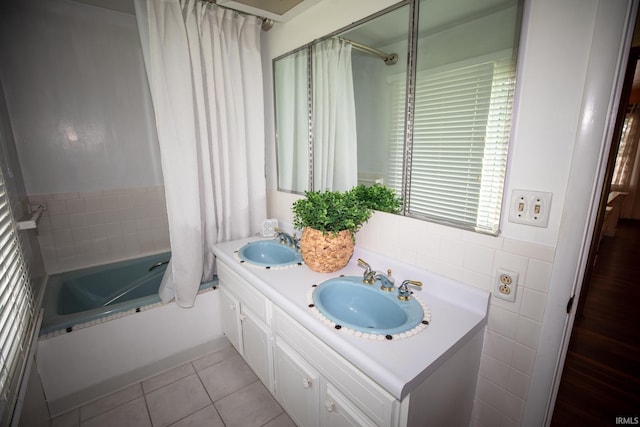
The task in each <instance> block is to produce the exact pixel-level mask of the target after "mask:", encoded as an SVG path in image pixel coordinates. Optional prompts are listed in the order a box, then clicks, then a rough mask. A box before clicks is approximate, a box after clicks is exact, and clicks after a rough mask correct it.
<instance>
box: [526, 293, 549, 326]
mask: <svg viewBox="0 0 640 427" xmlns="http://www.w3.org/2000/svg"><path fill="white" fill-rule="evenodd" d="M522 293H523V295H522V309H521V310H520V314H521V315H523V316H526V317H528V318H530V319H533V320H536V321H538V322H542V318H543V317H544V309H545V306H546V304H547V294H545V293H542V292H538V291H534V290H532V289H528V288H524V289H523V290H522Z"/></svg>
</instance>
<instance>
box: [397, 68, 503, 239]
mask: <svg viewBox="0 0 640 427" xmlns="http://www.w3.org/2000/svg"><path fill="white" fill-rule="evenodd" d="M514 86H515V65H514V64H513V61H512V59H511V58H508V59H504V60H500V61H488V62H483V63H479V64H475V65H470V66H465V67H460V68H456V69H453V70H448V71H444V72H439V73H435V74H428V73H418V75H417V77H416V84H415V104H414V124H413V149H412V154H411V185H410V190H409V194H408V196H409V197H408V200H407V201H405V203H407V202H408V205H407V214H408V215H410V216H417V217H426V218H432V219H436V220H439V221H444V222H448V223H455V224H459V225H462V226H465V227H470V228H475V229H478V230H483V231H487V232H491V233H496V232H497V230H498V226H499V220H500V208H501V201H502V191H503V183H504V174H505V170H506V161H507V149H508V143H509V132H510V127H511V109H512V104H513V91H514ZM398 92H399V93H398V94H397V96H398V97H402V98H404V92H405V89H404V88H400V87H398ZM403 112H404V110H403ZM397 117H399V114H398V115H397ZM397 123H398V122H396V127H397V126H399V124H397ZM398 141H399V142H398V143H396V144H391V147H392V148H391V152H390V153H389V156H390V161H391V162H392V163H393V164H394V166H393V168H394V170H395V169H396V168H397V164H398V163H399V164H400V165H401V162H402V158H401V157H400V159H398V147H402V144H403V141H402V140H398ZM390 182H395V181H390ZM394 188H396V190H398V187H394Z"/></svg>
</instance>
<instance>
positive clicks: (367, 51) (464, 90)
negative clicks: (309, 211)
mask: <svg viewBox="0 0 640 427" xmlns="http://www.w3.org/2000/svg"><path fill="white" fill-rule="evenodd" d="M521 15H522V0H485V1H482V2H478V1H477V0H408V1H404V2H401V3H398V4H397V5H395V6H393V7H390V8H388V9H386V10H384V11H381V12H380V13H378V14H375V15H373V16H371V17H369V18H366V19H363V20H362V21H359V22H356V23H355V24H353V25H352V26H349V27H348V28H345V29H342V30H340V31H337V32H335V33H332V34H329V35H327V36H326V37H323V38H321V39H319V40H316V41H314V42H312V43H310V44H309V45H306V46H303V47H301V48H299V49H297V50H295V51H293V52H290V53H288V54H286V55H283V56H281V57H279V58H276V59H274V94H275V109H276V113H275V116H276V148H277V166H278V188H279V190H281V191H291V192H296V193H302V192H304V191H305V190H324V189H333V190H345V189H348V188H351V187H353V186H354V185H357V184H365V185H371V184H374V183H382V184H384V185H387V186H388V187H391V188H393V189H395V190H396V191H397V193H398V195H400V196H401V197H402V199H403V202H404V203H403V212H402V213H403V214H404V215H408V216H412V217H417V218H422V219H426V220H430V221H435V222H442V223H446V224H449V225H453V226H456V227H461V228H466V229H472V230H475V231H480V232H484V233H489V234H497V233H498V227H499V222H500V209H501V204H502V192H503V184H504V175H505V171H506V160H507V151H508V145H509V135H510V129H511V110H512V105H513V94H514V91H515V76H516V56H517V46H518V42H519V33H520V22H521Z"/></svg>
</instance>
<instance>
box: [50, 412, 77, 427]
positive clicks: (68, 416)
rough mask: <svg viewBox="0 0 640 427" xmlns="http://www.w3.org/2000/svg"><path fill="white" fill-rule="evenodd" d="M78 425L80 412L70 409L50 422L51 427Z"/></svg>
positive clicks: (75, 426)
mask: <svg viewBox="0 0 640 427" xmlns="http://www.w3.org/2000/svg"><path fill="white" fill-rule="evenodd" d="M79 425H80V410H79V409H77V408H76V409H72V410H70V411H68V412H65V413H64V414H60V415H58V416H57V417H55V418H53V419H52V420H51V427H78V426H79Z"/></svg>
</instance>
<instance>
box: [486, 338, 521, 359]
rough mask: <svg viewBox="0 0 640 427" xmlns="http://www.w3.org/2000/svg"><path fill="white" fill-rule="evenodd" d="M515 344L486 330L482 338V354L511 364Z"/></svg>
mask: <svg viewBox="0 0 640 427" xmlns="http://www.w3.org/2000/svg"><path fill="white" fill-rule="evenodd" d="M514 348H515V342H514V341H513V340H511V339H509V338H506V337H504V336H502V335H500V334H497V333H495V332H492V331H490V330H487V332H486V333H485V336H484V352H485V353H486V354H487V355H489V356H491V357H493V358H494V359H497V360H500V361H502V362H504V363H507V364H511V360H512V358H513V353H514Z"/></svg>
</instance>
